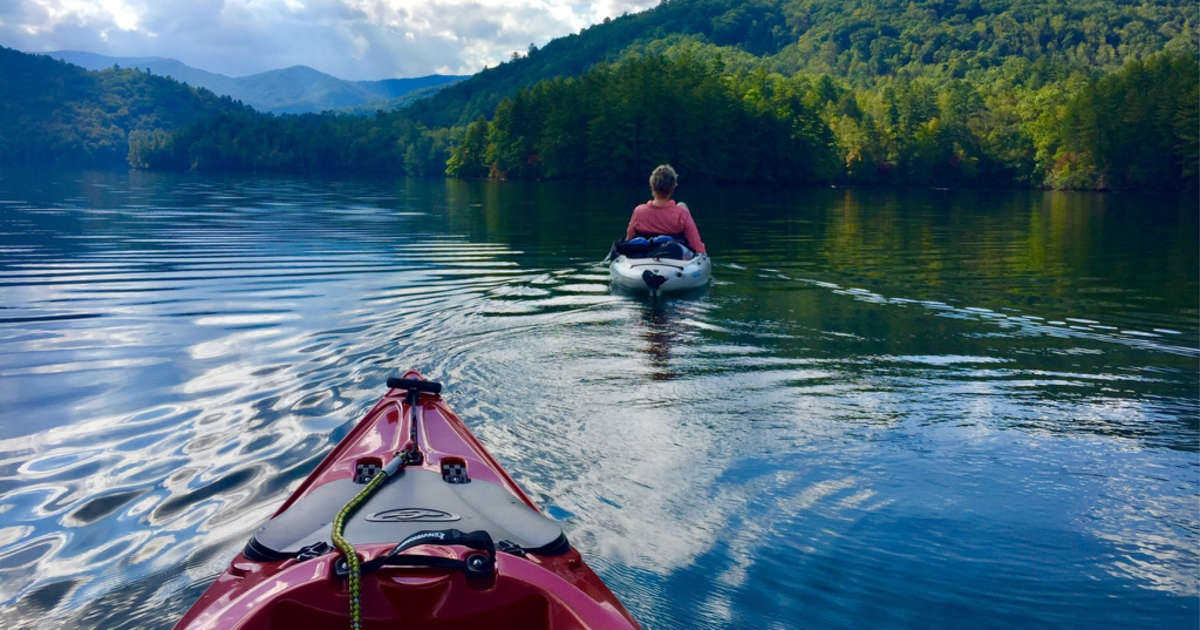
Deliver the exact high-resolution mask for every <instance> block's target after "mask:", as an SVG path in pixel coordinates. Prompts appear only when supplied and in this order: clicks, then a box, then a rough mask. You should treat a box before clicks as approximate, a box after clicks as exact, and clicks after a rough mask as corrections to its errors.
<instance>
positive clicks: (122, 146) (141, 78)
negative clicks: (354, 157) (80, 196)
mask: <svg viewBox="0 0 1200 630" xmlns="http://www.w3.org/2000/svg"><path fill="white" fill-rule="evenodd" d="M0 95H3V98H0V130H3V131H2V132H0V164H5V165H32V164H70V165H81V166H115V165H124V164H125V160H126V156H127V154H128V153H129V146H128V143H127V138H128V135H129V134H130V133H131V132H133V131H136V130H146V131H151V130H156V129H160V130H161V129H175V128H179V127H182V126H184V125H186V124H189V123H191V122H193V121H195V120H198V119H200V118H202V117H205V116H210V115H213V114H215V113H217V112H225V111H248V108H244V107H242V106H241V105H239V104H237V103H234V102H233V101H231V100H230V99H228V98H218V97H217V96H215V95H214V94H212V93H211V92H208V91H207V90H196V89H193V88H189V87H187V86H186V85H182V84H180V83H176V82H175V81H172V80H170V79H165V78H163V77H156V76H152V75H149V74H145V73H142V72H139V71H137V70H122V69H112V70H102V71H97V72H88V71H86V70H83V69H81V68H78V67H76V66H71V65H68V64H65V63H62V62H59V61H55V60H53V59H51V58H49V57H45V56H38V55H27V54H25V53H21V52H18V51H15V50H11V49H8V48H3V47H0Z"/></svg>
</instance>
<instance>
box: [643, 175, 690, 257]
mask: <svg viewBox="0 0 1200 630" xmlns="http://www.w3.org/2000/svg"><path fill="white" fill-rule="evenodd" d="M676 181H678V176H677V175H676V174H675V169H673V168H671V165H670V164H661V165H659V166H658V167H657V168H655V169H654V172H652V173H650V192H651V193H653V194H654V198H653V199H651V200H650V201H647V202H646V203H644V204H642V205H640V206H638V207H636V208H634V209H633V216H632V217H630V218H629V227H628V228H626V229H625V240H627V241H628V240H629V239H631V238H634V237H637V236H641V237H643V238H648V239H652V238H654V237H655V236H660V235H666V236H670V237H673V238H674V239H675V240H677V241H679V242H680V243H682V244H684V245H686V246H687V247H688V248H690V249H691V250H692V251H693V252H696V253H697V254H704V253H707V250H706V249H705V248H704V241H702V240H700V231H699V230H697V229H696V222H695V221H693V220H692V213H691V211H690V210H688V207H687V206H686V205H685V204H682V203H675V201H674V200H673V199H671V195H672V194H674V192H675V183H676ZM684 257H686V255H685V256H684Z"/></svg>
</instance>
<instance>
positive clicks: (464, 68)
mask: <svg viewBox="0 0 1200 630" xmlns="http://www.w3.org/2000/svg"><path fill="white" fill-rule="evenodd" d="M656 4H658V0H0V45H3V46H7V47H9V48H16V49H18V50H23V51H26V52H49V51H52V50H83V51H88V52H95V53H100V54H104V55H111V56H114V57H150V56H158V57H172V58H175V59H178V60H180V61H182V62H184V63H186V64H188V65H191V66H195V67H197V68H201V69H204V70H208V71H210V72H219V73H222V74H228V75H232V76H240V75H246V74H252V73H255V72H262V71H264V70H272V69H275V68H283V67H287V66H293V65H306V66H311V67H313V68H316V69H318V70H320V71H322V72H328V73H330V74H333V75H336V76H339V77H342V78H345V79H382V78H389V77H411V76H420V75H425V74H430V73H435V72H437V73H448V74H472V73H475V72H478V71H479V70H481V69H482V68H483V66H484V65H492V66H494V65H496V64H497V63H499V62H500V61H502V60H504V59H507V58H509V57H510V56H511V55H512V53H513V51H518V50H519V51H524V50H526V49H527V48H528V47H529V44H531V43H532V44H537V45H538V46H541V45H543V44H545V43H546V42H548V41H550V40H551V39H554V38H555V37H559V36H562V35H566V34H568V33H573V32H578V31H579V30H580V29H581V28H583V27H585V26H588V25H591V24H595V23H597V22H600V21H603V20H604V18H606V17H616V16H619V15H621V14H622V13H625V12H629V13H634V12H637V11H640V10H643V9H646V8H649V7H652V6H654V5H656Z"/></svg>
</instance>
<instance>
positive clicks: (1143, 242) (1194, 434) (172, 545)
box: [0, 171, 1200, 629]
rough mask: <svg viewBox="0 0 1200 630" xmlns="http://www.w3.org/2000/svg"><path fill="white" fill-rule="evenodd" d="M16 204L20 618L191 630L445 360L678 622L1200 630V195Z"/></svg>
mask: <svg viewBox="0 0 1200 630" xmlns="http://www.w3.org/2000/svg"><path fill="white" fill-rule="evenodd" d="M686 175H687V174H686V173H684V174H683V176H684V180H683V186H682V187H681V189H680V191H679V195H678V197H679V198H680V199H682V200H685V201H688V202H690V204H691V205H692V207H693V210H694V213H695V215H696V217H697V220H698V223H699V225H700V229H701V233H702V234H703V236H704V238H705V241H706V242H707V244H708V247H709V250H710V252H712V254H713V257H714V261H715V265H714V279H715V282H714V283H713V285H712V286H711V287H709V288H708V289H707V290H705V291H703V292H701V293H699V294H698V295H694V296H689V297H687V298H682V299H678V298H677V299H669V300H664V301H661V302H657V303H656V302H652V301H649V300H648V299H646V298H637V297H632V296H626V295H620V294H613V293H612V292H611V291H610V289H609V286H608V273H607V268H606V267H605V266H604V265H603V264H602V263H601V262H600V259H601V258H602V257H603V256H604V254H605V252H606V251H607V249H608V243H609V242H610V241H611V240H612V239H613V238H615V237H617V236H618V235H619V234H620V233H621V231H622V230H623V228H624V226H625V222H626V221H627V219H628V213H629V210H630V209H631V208H632V206H633V205H634V204H635V203H637V202H639V201H642V200H644V198H645V197H646V196H647V195H646V193H645V191H644V190H643V187H642V186H629V187H619V186H616V187H614V186H594V187H590V186H584V185H561V184H535V185H520V184H489V183H484V182H461V181H441V180H398V181H397V180H315V179H313V180H306V179H299V178H218V177H200V176H169V175H158V174H146V173H137V172H134V173H78V172H58V173H48V174H47V173H31V172H11V171H10V172H4V173H0V626H3V627H5V628H25V627H28V628H46V627H95V628H168V627H170V626H171V624H173V623H174V621H175V619H176V618H177V617H178V616H179V615H180V614H182V613H183V611H184V610H186V609H187V607H188V606H190V604H191V602H192V601H193V600H194V599H195V597H196V596H198V595H199V594H200V592H202V591H203V590H204V589H205V588H206V587H207V585H208V584H209V582H211V580H212V579H213V578H214V577H215V576H216V574H217V573H218V572H219V571H221V570H222V568H223V567H224V566H225V564H226V563H227V562H228V561H229V560H230V559H231V558H232V557H233V555H234V554H235V553H236V552H237V551H238V550H239V549H240V548H241V547H242V545H243V544H244V543H245V541H246V539H247V537H248V536H249V534H250V533H251V531H252V530H253V529H254V528H255V527H256V526H257V525H258V524H259V523H260V522H261V521H262V520H263V519H265V518H266V517H267V516H268V515H269V514H270V513H271V512H272V511H273V510H274V509H275V508H276V507H277V506H278V505H279V503H280V502H281V501H282V500H283V499H284V497H285V496H286V495H287V494H288V492H289V491H290V490H291V489H292V488H294V487H295V486H296V485H297V484H298V483H299V481H300V480H301V479H303V478H304V476H305V475H306V474H307V473H308V472H309V471H310V470H311V469H312V468H313V467H314V466H315V464H316V463H317V462H318V461H319V459H320V458H321V457H322V456H324V454H325V453H326V452H327V451H328V449H329V448H330V447H331V446H332V445H333V444H335V443H336V442H337V440H338V439H339V438H340V437H342V436H343V435H345V434H346V432H347V431H348V430H349V428H350V427H351V426H352V425H353V424H354V423H355V422H356V421H357V420H358V419H359V418H360V417H361V415H362V414H363V413H364V412H365V411H366V410H367V409H368V408H369V407H370V406H371V405H372V404H373V403H374V402H375V401H376V400H377V399H378V398H379V397H380V396H381V395H382V394H383V393H384V391H385V386H384V381H385V379H386V378H387V377H388V376H389V375H392V374H398V373H400V372H401V371H403V370H404V369H405V368H409V367H414V368H417V369H419V370H421V371H422V372H424V373H425V375H426V376H428V377H430V378H432V379H436V380H439V381H442V382H443V383H445V385H446V392H445V397H446V398H447V400H448V401H449V403H450V404H451V406H452V407H454V408H455V409H456V410H457V411H458V412H459V414H460V415H461V416H462V417H463V419H464V420H465V421H466V422H467V423H468V424H469V425H470V426H471V427H472V429H473V430H474V431H475V432H476V434H477V435H478V436H479V437H480V439H481V440H482V441H483V442H484V443H485V444H486V445H487V446H488V447H489V448H490V449H491V451H492V452H493V453H494V454H495V455H496V457H497V458H498V459H499V460H500V461H501V462H502V463H503V464H504V465H505V466H506V467H507V469H508V470H509V472H510V473H511V474H512V475H513V476H514V477H515V478H516V479H517V480H518V481H519V482H520V483H521V484H522V485H523V486H524V487H525V488H526V489H527V490H528V491H529V492H530V494H531V495H532V496H533V497H535V499H536V500H538V501H539V502H540V503H541V504H542V505H543V506H544V507H545V509H546V510H547V512H548V513H549V514H551V515H552V516H554V517H555V518H558V519H561V520H562V521H563V523H564V525H565V528H566V530H567V533H568V535H569V536H570V538H571V539H572V541H573V542H574V543H575V544H576V546H578V547H579V548H580V550H581V551H582V552H583V553H584V554H585V556H586V558H587V559H588V562H589V563H591V564H592V566H593V567H594V568H595V569H596V570H597V572H598V573H600V575H601V576H602V577H603V578H604V579H605V580H606V581H607V583H608V584H609V586H610V587H611V588H612V590H613V591H614V592H616V593H617V595H618V596H619V597H621V599H622V600H623V601H624V602H625V603H626V605H627V606H628V607H629V609H630V610H631V611H632V612H633V614H634V615H635V616H636V617H637V618H638V619H639V620H640V621H641V622H642V623H643V624H644V625H645V626H646V627H647V628H689V627H703V628H755V629H757V628H800V627H813V628H863V627H871V628H892V627H901V628H914V627H920V628H928V627H944V628H950V627H957V628H962V627H970V628H991V627H995V628H1012V627H1022V628H1026V627H1086V628H1092V627H1169V628H1196V627H1197V625H1198V619H1200V605H1198V602H1200V522H1198V521H1200V458H1198V457H1200V456H1198V451H1200V391H1198V368H1200V363H1198V357H1200V351H1198V345H1200V331H1198V323H1200V319H1198V318H1200V315H1198V312H1197V305H1198V300H1200V285H1198V279H1197V276H1198V273H1200V272H1198V269H1200V261H1198V256H1197V252H1198V250H1200V245H1198V225H1197V204H1196V200H1195V198H1186V199H1177V198H1174V197H1166V198H1163V197H1148V196H1132V195H1122V194H1108V195H1096V194H1068V193H1043V192H996V191H984V192H953V191H950V192H943V191H918V192H903V193H897V192H881V191H861V190H830V189H819V190H800V191H790V192H784V191H779V192H768V193H765V194H764V193H763V192H762V191H756V190H753V189H745V188H743V189H731V188H724V189H712V188H701V187H698V186H696V185H694V184H689V182H688V181H687V179H686Z"/></svg>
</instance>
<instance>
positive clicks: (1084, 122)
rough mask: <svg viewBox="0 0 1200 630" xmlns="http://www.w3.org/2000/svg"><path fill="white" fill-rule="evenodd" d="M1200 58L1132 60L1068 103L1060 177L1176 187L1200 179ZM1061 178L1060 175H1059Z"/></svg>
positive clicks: (1091, 183) (1084, 182)
mask: <svg viewBox="0 0 1200 630" xmlns="http://www.w3.org/2000/svg"><path fill="white" fill-rule="evenodd" d="M1198 95H1200V66H1198V65H1197V63H1196V61H1195V60H1194V59H1193V58H1191V57H1190V56H1184V55H1159V56H1156V57H1153V58H1151V59H1150V60H1148V61H1146V62H1137V61H1135V62H1133V63H1131V64H1129V65H1128V66H1126V67H1125V68H1123V69H1122V70H1121V71H1120V72H1117V73H1115V74H1112V75H1110V76H1107V77H1104V78H1103V79H1101V80H1099V81H1097V82H1095V83H1093V84H1092V85H1090V86H1088V87H1087V89H1085V90H1084V91H1083V92H1082V93H1080V94H1079V95H1078V96H1076V97H1075V98H1074V99H1073V100H1072V101H1071V103H1070V105H1069V106H1068V107H1067V111H1066V115H1065V116H1064V118H1063V123H1062V130H1061V134H1062V144H1061V149H1060V151H1059V153H1058V155H1057V157H1058V162H1057V163H1056V165H1055V166H1056V168H1055V169H1054V171H1053V172H1052V173H1051V180H1052V181H1053V182H1055V183H1061V184H1062V185H1069V186H1086V187H1100V188H1107V187H1114V188H1159V189H1161V188H1175V187H1178V186H1179V185H1180V184H1181V183H1186V184H1188V185H1189V186H1190V187H1192V188H1195V186H1196V183H1197V177H1196V175H1197V139H1196V136H1197V133H1196V131H1197V126H1198V125H1200V119H1198V116H1197V100H1200V96H1198ZM1057 180H1062V181H1061V182H1059V181H1057Z"/></svg>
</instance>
